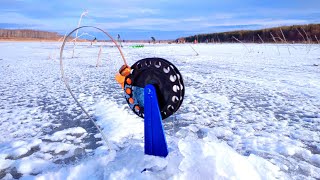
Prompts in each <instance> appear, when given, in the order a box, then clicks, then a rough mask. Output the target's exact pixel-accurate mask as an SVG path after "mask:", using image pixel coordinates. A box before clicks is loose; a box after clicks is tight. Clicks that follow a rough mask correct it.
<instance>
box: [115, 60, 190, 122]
mask: <svg viewBox="0 0 320 180" xmlns="http://www.w3.org/2000/svg"><path fill="white" fill-rule="evenodd" d="M119 75H120V76H122V80H120V79H121V78H120V77H119ZM116 79H117V81H118V82H119V83H120V84H121V83H123V84H122V87H123V89H124V92H125V99H126V101H127V103H128V105H129V107H130V109H132V110H133V112H134V113H135V114H137V115H138V116H140V117H142V118H144V87H145V86H147V85H148V84H151V85H153V86H154V87H155V89H156V94H157V99H158V103H159V109H160V113H161V116H162V119H166V118H167V117H169V116H171V115H172V114H173V113H175V112H176V111H177V110H178V109H179V107H180V106H181V104H182V101H183V98H184V92H185V88H184V84H183V79H182V75H181V74H180V72H179V70H178V69H177V68H176V67H175V66H174V65H173V64H172V63H170V62H169V61H167V60H165V59H162V58H145V59H141V60H139V61H137V62H136V63H134V64H133V65H132V66H131V67H128V66H125V65H124V66H122V67H121V68H120V70H119V74H118V77H116Z"/></svg>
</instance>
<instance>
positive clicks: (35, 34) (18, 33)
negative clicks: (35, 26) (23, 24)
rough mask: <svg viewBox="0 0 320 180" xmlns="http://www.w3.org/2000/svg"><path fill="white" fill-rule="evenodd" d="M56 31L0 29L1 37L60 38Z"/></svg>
mask: <svg viewBox="0 0 320 180" xmlns="http://www.w3.org/2000/svg"><path fill="white" fill-rule="evenodd" d="M60 37H61V36H60V35H59V34H58V33H56V32H48V31H38V30H28V29H0V39H59V38H60Z"/></svg>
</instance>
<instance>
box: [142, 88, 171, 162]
mask: <svg viewBox="0 0 320 180" xmlns="http://www.w3.org/2000/svg"><path fill="white" fill-rule="evenodd" d="M144 153H145V154H148V155H154V156H161V157H166V156H167V155H168V146H167V141H166V136H165V134H164V130H163V125H162V118H161V114H160V109H159V104H158V99H157V93H156V89H155V88H154V87H153V85H150V84H149V85H147V86H146V87H145V88H144Z"/></svg>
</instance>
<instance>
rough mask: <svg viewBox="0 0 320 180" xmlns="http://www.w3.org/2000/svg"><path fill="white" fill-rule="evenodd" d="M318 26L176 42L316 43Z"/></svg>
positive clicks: (252, 31) (281, 28) (195, 38)
mask: <svg viewBox="0 0 320 180" xmlns="http://www.w3.org/2000/svg"><path fill="white" fill-rule="evenodd" d="M319 41H320V24H308V25H293V26H281V27H274V28H268V29H261V30H240V31H231V32H221V33H209V34H198V35H194V36H189V37H182V38H179V39H177V40H176V42H199V43H214V42H215V43H220V42H221V43H222V42H228V43H230V42H231V43H232V42H241V43H318V44H319Z"/></svg>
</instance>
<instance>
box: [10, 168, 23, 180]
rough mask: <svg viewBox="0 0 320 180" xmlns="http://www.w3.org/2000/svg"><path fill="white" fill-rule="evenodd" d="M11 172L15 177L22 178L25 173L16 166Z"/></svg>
mask: <svg viewBox="0 0 320 180" xmlns="http://www.w3.org/2000/svg"><path fill="white" fill-rule="evenodd" d="M10 174H11V176H12V177H13V178H14V179H20V178H21V177H22V175H23V174H21V173H19V172H18V171H17V168H15V167H14V168H12V169H11V171H10Z"/></svg>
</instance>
